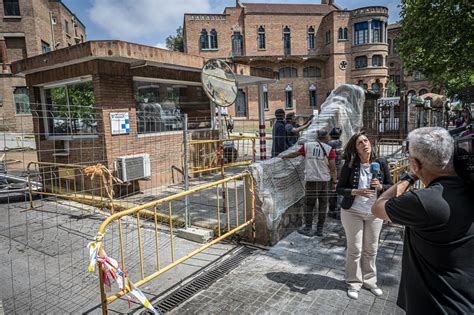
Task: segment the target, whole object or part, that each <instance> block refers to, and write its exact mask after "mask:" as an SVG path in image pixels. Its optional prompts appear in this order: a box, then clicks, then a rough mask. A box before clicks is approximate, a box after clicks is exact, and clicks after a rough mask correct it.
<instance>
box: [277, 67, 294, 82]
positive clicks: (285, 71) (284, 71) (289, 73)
mask: <svg viewBox="0 0 474 315" xmlns="http://www.w3.org/2000/svg"><path fill="white" fill-rule="evenodd" d="M278 74H279V77H280V79H283V78H296V77H298V70H297V69H296V68H292V67H285V68H281V69H280V70H279V71H278Z"/></svg>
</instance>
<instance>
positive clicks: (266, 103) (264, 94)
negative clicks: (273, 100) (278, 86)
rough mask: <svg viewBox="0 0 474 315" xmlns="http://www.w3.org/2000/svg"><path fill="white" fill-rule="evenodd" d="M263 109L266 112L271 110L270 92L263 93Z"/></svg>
mask: <svg viewBox="0 0 474 315" xmlns="http://www.w3.org/2000/svg"><path fill="white" fill-rule="evenodd" d="M263 109H264V110H266V111H268V110H270V108H269V107H268V91H263Z"/></svg>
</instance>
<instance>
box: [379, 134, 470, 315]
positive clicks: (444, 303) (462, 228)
mask: <svg viewBox="0 0 474 315" xmlns="http://www.w3.org/2000/svg"><path fill="white" fill-rule="evenodd" d="M408 142H409V161H410V172H409V173H405V174H403V175H402V176H401V177H400V181H399V182H398V183H397V184H396V185H394V186H392V187H391V188H389V189H388V190H387V191H385V192H384V193H383V194H382V195H381V196H380V197H379V199H378V200H377V201H376V202H375V204H374V205H373V207H372V213H373V214H374V215H375V216H376V217H378V218H381V219H384V220H387V221H391V222H393V223H397V224H401V225H404V226H405V227H406V228H405V240H404V246H403V259H402V275H401V280H400V290H399V293H398V300H397V304H398V305H399V306H400V307H401V308H403V309H404V310H405V311H406V313H407V314H473V313H474V224H473V221H474V210H473V205H474V196H473V194H472V189H471V188H470V187H468V186H467V185H466V184H465V182H464V181H463V180H462V179H461V178H460V177H458V176H457V175H456V173H455V171H454V167H453V150H454V140H453V138H452V137H451V136H450V135H449V133H448V132H447V131H446V130H445V129H443V128H439V127H426V128H419V129H416V130H414V131H412V132H410V134H409V135H408ZM418 179H419V180H420V181H421V182H422V183H423V185H424V186H425V188H422V189H413V190H408V189H409V187H410V186H411V185H412V184H413V183H414V182H415V181H416V180H418ZM407 190H408V191H407ZM470 192H471V193H470Z"/></svg>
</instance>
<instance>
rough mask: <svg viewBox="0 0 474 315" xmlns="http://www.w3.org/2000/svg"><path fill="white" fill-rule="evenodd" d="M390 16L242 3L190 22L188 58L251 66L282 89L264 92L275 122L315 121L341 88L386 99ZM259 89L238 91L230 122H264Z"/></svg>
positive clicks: (326, 6) (375, 9) (332, 7)
mask: <svg viewBox="0 0 474 315" xmlns="http://www.w3.org/2000/svg"><path fill="white" fill-rule="evenodd" d="M387 21H388V9H387V8H385V7H382V6H371V7H364V8H359V9H355V10H343V9H341V8H340V7H338V6H337V5H336V4H335V3H334V2H333V1H325V0H323V1H321V4H269V3H259V4H256V3H241V2H240V1H236V5H235V7H227V8H225V10H224V12H223V13H222V14H193V13H189V14H185V16H184V27H183V28H184V44H185V45H184V46H185V52H186V53H189V54H193V55H199V56H203V57H206V58H223V59H226V60H228V61H230V62H238V63H243V64H248V65H250V66H251V67H252V71H253V73H254V74H260V75H261V74H263V73H267V74H272V75H273V77H275V78H277V79H278V81H277V82H276V83H275V84H272V85H271V86H268V87H266V88H265V89H264V99H265V100H266V104H265V107H266V110H268V111H269V112H270V113H269V116H270V115H273V112H274V111H275V110H276V109H278V108H284V109H285V110H287V111H295V112H296V114H297V115H299V116H309V115H310V114H312V113H313V110H314V109H318V108H319V107H320V105H321V104H322V102H323V101H324V100H325V98H326V96H327V95H328V93H330V91H331V90H332V89H333V88H335V87H336V86H337V85H339V84H342V83H352V84H359V85H361V86H363V87H365V88H366V89H368V90H372V91H375V92H377V93H378V94H380V95H384V93H385V90H386V84H387V81H388V67H387V56H388V44H387V29H388V27H387V26H388V24H387ZM257 106H258V101H257V89H256V88H255V87H248V88H245V89H241V90H239V95H238V98H237V101H236V103H235V105H234V106H233V107H232V108H231V109H230V111H229V114H231V115H232V116H234V117H237V119H239V117H241V118H242V119H256V118H257V116H258V110H257Z"/></svg>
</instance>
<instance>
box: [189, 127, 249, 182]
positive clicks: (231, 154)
mask: <svg viewBox="0 0 474 315" xmlns="http://www.w3.org/2000/svg"><path fill="white" fill-rule="evenodd" d="M256 139H257V138H256V137H245V136H233V137H230V138H229V139H224V140H218V139H217V140H191V141H189V143H188V153H189V156H188V158H187V161H186V162H187V163H188V174H189V175H192V174H197V173H202V172H208V171H215V170H220V169H222V168H227V167H233V166H240V165H249V164H252V163H253V162H255V155H256V148H255V140H256ZM182 152H184V150H182ZM181 160H182V165H183V166H184V163H185V161H184V155H183V156H182V158H181Z"/></svg>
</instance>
